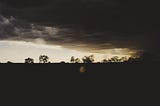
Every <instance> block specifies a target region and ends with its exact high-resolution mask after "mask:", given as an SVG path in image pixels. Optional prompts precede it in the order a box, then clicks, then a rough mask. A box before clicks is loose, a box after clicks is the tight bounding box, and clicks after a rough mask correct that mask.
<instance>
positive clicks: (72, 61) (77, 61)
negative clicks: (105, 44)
mask: <svg viewBox="0 0 160 106" xmlns="http://www.w3.org/2000/svg"><path fill="white" fill-rule="evenodd" d="M70 62H71V63H81V60H80V59H79V58H74V56H72V57H71V60H70Z"/></svg>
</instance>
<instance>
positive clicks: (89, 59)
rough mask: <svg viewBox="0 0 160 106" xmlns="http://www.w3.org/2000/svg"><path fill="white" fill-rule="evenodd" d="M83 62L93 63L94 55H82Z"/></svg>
mask: <svg viewBox="0 0 160 106" xmlns="http://www.w3.org/2000/svg"><path fill="white" fill-rule="evenodd" d="M82 61H83V63H93V62H94V55H90V56H84V57H83V58H82Z"/></svg>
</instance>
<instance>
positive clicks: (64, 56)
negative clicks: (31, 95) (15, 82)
mask: <svg viewBox="0 0 160 106" xmlns="http://www.w3.org/2000/svg"><path fill="white" fill-rule="evenodd" d="M127 52H128V53H127ZM129 53H130V51H128V49H124V50H123V49H109V50H103V52H102V53H93V52H92V53H90V52H85V51H77V50H73V49H68V48H63V47H62V46H59V45H44V44H35V43H31V42H24V41H7V40H2V41H0V62H4V63H5V62H7V61H11V62H15V63H24V60H25V59H26V58H28V57H30V58H33V59H34V62H35V63H37V62H39V56H40V55H47V56H48V57H49V61H50V62H61V61H65V62H70V58H71V56H74V57H75V58H80V59H81V58H82V57H84V56H89V55H92V54H93V55H94V59H95V62H101V61H102V60H103V59H106V58H111V57H113V56H118V57H124V56H126V57H130V56H131V55H130V54H129Z"/></svg>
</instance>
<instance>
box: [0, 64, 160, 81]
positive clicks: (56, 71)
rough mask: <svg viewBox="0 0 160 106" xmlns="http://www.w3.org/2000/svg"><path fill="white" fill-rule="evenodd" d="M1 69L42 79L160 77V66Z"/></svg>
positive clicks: (12, 66)
mask: <svg viewBox="0 0 160 106" xmlns="http://www.w3.org/2000/svg"><path fill="white" fill-rule="evenodd" d="M82 67H83V70H82V69H80V68H82ZM0 68H1V69H0V72H5V73H6V72H7V73H13V74H22V73H23V74H26V75H27V74H29V75H35V77H39V76H37V75H40V76H41V75H42V76H41V77H42V78H43V77H47V78H61V79H64V78H66V79H69V78H75V79H78V78H80V79H81V78H82V79H83V78H87V79H90V78H91V79H93V78H94V79H107V78H111V79H119V78H120V79H123V78H126V79H137V78H151V77H152V78H153V77H157V76H159V71H160V64H159V63H143V64H142V63H136V64H131V63H130V64H129V63H127V64H126V63H114V64H0Z"/></svg>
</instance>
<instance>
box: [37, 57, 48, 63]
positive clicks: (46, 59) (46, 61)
mask: <svg viewBox="0 0 160 106" xmlns="http://www.w3.org/2000/svg"><path fill="white" fill-rule="evenodd" d="M48 60H49V57H48V56H46V55H40V56H39V63H48Z"/></svg>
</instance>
